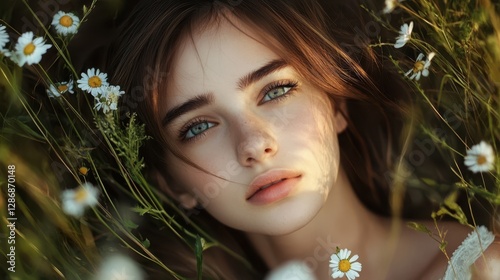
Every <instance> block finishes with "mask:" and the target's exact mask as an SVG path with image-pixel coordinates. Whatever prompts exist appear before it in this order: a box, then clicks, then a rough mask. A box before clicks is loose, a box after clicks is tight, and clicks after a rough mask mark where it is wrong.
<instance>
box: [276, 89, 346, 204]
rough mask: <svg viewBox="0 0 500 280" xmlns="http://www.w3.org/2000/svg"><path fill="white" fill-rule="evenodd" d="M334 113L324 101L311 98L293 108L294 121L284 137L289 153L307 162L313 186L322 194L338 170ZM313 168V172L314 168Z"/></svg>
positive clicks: (328, 103) (318, 96) (321, 97)
mask: <svg viewBox="0 0 500 280" xmlns="http://www.w3.org/2000/svg"><path fill="white" fill-rule="evenodd" d="M333 113H334V112H333V109H332V106H331V105H330V102H329V101H328V99H327V98H326V97H323V96H321V95H320V94H315V95H310V96H307V98H306V99H305V100H304V101H303V102H301V105H299V106H297V107H296V108H295V115H296V117H295V119H294V121H293V122H291V123H290V125H288V126H287V128H286V130H284V133H286V134H288V136H287V137H286V138H288V139H290V140H289V141H290V144H289V146H288V147H286V148H287V150H288V151H293V152H299V153H301V154H303V155H304V156H303V157H305V158H307V162H308V163H309V165H310V166H311V170H310V172H312V173H313V174H314V175H313V176H311V177H313V178H314V180H315V181H314V182H312V184H314V185H316V186H318V188H320V191H321V192H322V193H323V194H325V193H327V191H328V189H329V187H331V185H332V184H333V182H334V181H335V180H336V176H337V173H338V169H339V161H340V155H339V147H338V141H337V132H336V131H335V128H334V124H333ZM313 166H314V168H313Z"/></svg>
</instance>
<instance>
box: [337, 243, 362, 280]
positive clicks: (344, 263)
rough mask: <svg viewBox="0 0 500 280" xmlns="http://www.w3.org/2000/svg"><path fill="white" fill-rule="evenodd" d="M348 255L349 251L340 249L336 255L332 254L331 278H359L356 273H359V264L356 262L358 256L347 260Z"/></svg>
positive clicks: (350, 279) (351, 279)
mask: <svg viewBox="0 0 500 280" xmlns="http://www.w3.org/2000/svg"><path fill="white" fill-rule="evenodd" d="M337 250H338V249H337ZM350 255H351V251H349V250H347V249H342V250H339V251H338V252H337V253H335V254H332V256H331V257H330V267H331V268H332V278H341V277H344V275H345V276H346V277H347V279H349V280H353V279H356V277H359V273H358V272H360V271H361V263H359V262H356V260H357V259H358V255H354V256H352V257H351V258H349V256H350Z"/></svg>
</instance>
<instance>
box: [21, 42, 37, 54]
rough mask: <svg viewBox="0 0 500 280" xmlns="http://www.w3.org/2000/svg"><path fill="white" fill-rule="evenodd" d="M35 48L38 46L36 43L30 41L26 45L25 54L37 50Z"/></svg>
mask: <svg viewBox="0 0 500 280" xmlns="http://www.w3.org/2000/svg"><path fill="white" fill-rule="evenodd" d="M35 49H36V46H35V44H33V42H30V43H29V44H27V45H26V47H24V50H23V52H24V55H30V54H32V53H33V52H35Z"/></svg>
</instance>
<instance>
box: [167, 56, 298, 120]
mask: <svg viewBox="0 0 500 280" xmlns="http://www.w3.org/2000/svg"><path fill="white" fill-rule="evenodd" d="M287 65H288V64H287V63H286V62H285V61H284V60H282V59H275V60H271V61H270V62H268V63H267V64H266V65H264V66H262V67H260V68H259V69H257V70H255V71H252V72H251V73H249V74H247V75H245V76H243V77H242V78H241V79H239V81H238V90H243V89H245V88H247V87H248V86H249V85H251V84H253V83H255V82H257V81H259V80H260V79H262V78H264V77H265V76H267V75H269V74H271V73H273V72H275V71H278V70H280V69H282V68H284V67H286V66H287ZM213 101H214V96H213V94H211V93H207V94H202V95H197V96H195V97H193V98H190V99H189V100H187V101H186V102H184V103H182V104H179V105H177V106H175V107H173V108H172V109H170V110H168V112H167V113H166V114H165V117H164V118H163V121H162V126H166V125H168V124H169V123H171V122H172V121H173V120H175V119H176V118H178V117H180V116H182V115H183V114H186V113H188V112H190V111H193V110H196V109H198V108H200V107H203V106H206V105H210V104H211V103H212V102H213Z"/></svg>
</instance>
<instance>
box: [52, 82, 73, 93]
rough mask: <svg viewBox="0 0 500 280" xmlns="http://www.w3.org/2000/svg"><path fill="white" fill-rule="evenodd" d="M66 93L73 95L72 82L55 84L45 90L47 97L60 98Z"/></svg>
mask: <svg viewBox="0 0 500 280" xmlns="http://www.w3.org/2000/svg"><path fill="white" fill-rule="evenodd" d="M66 92H69V93H75V92H74V91H73V81H69V82H61V83H56V84H53V85H50V86H49V88H48V89H47V94H48V95H49V97H59V96H61V94H64V93H66Z"/></svg>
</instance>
